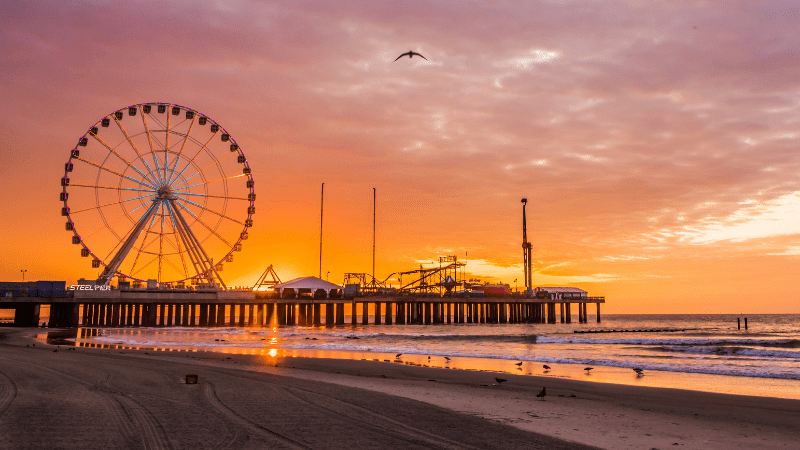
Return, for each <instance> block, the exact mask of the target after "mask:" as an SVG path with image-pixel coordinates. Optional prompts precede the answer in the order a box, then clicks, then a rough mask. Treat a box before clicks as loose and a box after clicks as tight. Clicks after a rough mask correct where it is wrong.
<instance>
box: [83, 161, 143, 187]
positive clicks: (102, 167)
mask: <svg viewBox="0 0 800 450" xmlns="http://www.w3.org/2000/svg"><path fill="white" fill-rule="evenodd" d="M73 158H74V159H77V160H78V161H83V162H85V163H86V164H89V165H91V166H95V167H97V168H98V169H100V170H105V171H106V172H109V173H113V174H114V175H116V176H118V177H122V178H127V179H129V180H131V181H133V182H134V183H136V184H139V185H143V186H150V187H151V188H153V189H156V187H155V186H152V185H150V184H149V183H145V182H143V181H142V180H137V179H135V178H131V177H129V176H127V175H125V174H121V173H119V172H117V171H115V170H111V169H109V168H108V167H105V166H103V165H100V164H97V163H96V162H92V161H89V160H88V159H85V158H81V157H80V156H73Z"/></svg>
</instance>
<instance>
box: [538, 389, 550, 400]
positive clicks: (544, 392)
mask: <svg viewBox="0 0 800 450" xmlns="http://www.w3.org/2000/svg"><path fill="white" fill-rule="evenodd" d="M545 395H547V388H542V392H539V393H538V394H536V396H537V397H539V398H540V399H542V401H544V396H545Z"/></svg>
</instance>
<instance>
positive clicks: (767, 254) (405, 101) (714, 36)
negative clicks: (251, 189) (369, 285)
mask: <svg viewBox="0 0 800 450" xmlns="http://www.w3.org/2000/svg"><path fill="white" fill-rule="evenodd" d="M64 3H65V2H57V1H53V2H47V1H41V2H25V3H20V4H16V3H12V4H7V5H5V6H3V14H2V15H0V61H1V62H2V64H0V74H1V75H2V77H1V79H2V85H1V86H2V87H0V89H1V91H0V92H2V99H3V100H2V102H0V124H1V125H2V129H3V132H2V133H0V152H2V157H3V164H0V202H1V203H0V204H2V211H3V213H4V214H3V216H4V217H3V220H2V222H0V223H2V224H1V225H0V227H2V237H1V238H0V253H1V254H2V255H3V262H2V263H1V264H0V279H3V280H19V279H20V278H21V273H20V270H22V269H25V270H27V273H26V279H34V280H36V279H65V280H67V281H68V283H72V282H74V280H76V279H77V278H80V277H87V278H88V277H93V276H96V272H97V270H96V269H92V268H91V266H90V261H89V260H88V259H87V258H81V257H80V254H79V247H76V246H73V245H72V244H71V243H70V238H71V235H70V234H69V233H68V232H66V231H64V219H63V218H62V217H61V215H60V207H61V204H60V203H59V202H58V201H57V195H58V192H60V190H61V187H60V185H59V179H60V178H61V177H62V176H63V167H64V163H65V162H66V161H67V160H68V157H69V151H70V149H72V148H73V147H74V146H75V144H76V142H77V140H78V139H79V138H80V137H81V136H83V135H84V134H85V133H86V132H87V130H88V129H89V128H90V127H91V126H93V125H94V124H95V123H96V122H97V121H99V120H100V119H102V118H103V117H105V116H107V115H108V114H110V113H112V112H113V111H115V110H117V109H120V108H123V107H125V106H127V105H131V104H136V103H142V102H168V103H174V104H179V105H185V106H187V107H190V108H193V109H194V110H197V111H199V112H202V113H203V114H206V115H208V116H209V117H210V118H212V119H213V120H215V121H217V122H218V123H220V124H221V125H222V126H223V127H224V128H225V129H226V130H227V131H229V132H230V134H231V135H232V136H233V137H234V138H235V140H236V142H237V143H238V144H239V145H240V146H241V148H242V151H243V153H244V154H245V155H247V160H248V163H249V165H250V167H252V169H253V178H254V179H255V181H256V187H255V192H256V193H257V195H258V197H257V202H256V206H257V212H256V214H255V216H254V221H255V223H254V228H253V229H252V230H251V233H250V239H248V240H247V241H246V242H245V245H244V249H243V251H242V252H241V253H237V254H236V259H235V261H234V262H232V263H230V264H227V265H226V266H225V270H224V272H223V273H222V275H223V277H224V278H225V280H226V282H227V283H228V284H229V285H237V284H243V285H244V284H252V283H253V282H254V281H255V279H256V277H257V276H258V275H259V274H260V273H261V271H262V270H263V268H264V267H265V266H266V265H268V264H274V265H275V267H276V269H277V271H278V274H279V275H280V276H281V278H283V279H284V280H286V279H290V278H293V277H295V276H303V275H316V274H317V271H318V251H319V241H318V239H319V234H318V233H319V196H320V184H321V183H323V182H324V183H325V232H324V249H323V277H324V276H325V275H326V273H327V271H330V280H331V281H336V282H341V278H342V274H343V273H344V272H370V271H371V265H372V260H371V255H372V188H373V187H375V188H377V192H378V202H377V214H378V225H377V228H378V231H377V242H378V244H377V275H378V277H379V278H383V277H385V276H388V275H389V274H390V273H392V272H396V271H399V270H410V269H413V268H415V267H418V264H419V263H420V262H422V261H430V260H434V259H436V258H438V256H441V255H447V254H456V255H458V256H459V258H464V257H466V255H467V254H468V259H469V261H470V263H469V265H468V272H470V273H471V274H472V276H477V277H481V278H483V279H485V280H500V281H503V282H506V283H510V284H511V285H512V286H513V284H514V279H519V280H522V277H523V276H522V262H521V259H522V254H521V253H522V252H521V245H520V244H521V204H520V199H521V198H522V197H527V198H528V200H529V203H528V224H529V230H528V233H529V238H530V239H531V240H532V242H533V254H534V270H535V273H534V284H535V285H573V286H579V287H582V288H584V289H587V290H588V291H589V292H590V294H591V295H605V296H606V297H607V300H608V304H607V306H606V307H605V311H606V312H608V313H629V312H630V313H704V312H707V313H748V312H749V313H782V312H791V313H798V312H800V306H798V305H800V302H798V288H800V282H799V281H798V277H797V276H796V273H797V270H798V267H800V264H798V263H800V226H799V225H798V222H800V219H799V217H800V214H798V213H800V181H799V180H798V174H800V151H799V150H800V149H798V142H800V121H798V112H799V111H800V84H798V83H800V81H798V80H800V57H799V56H798V53H797V49H798V48H800V35H798V33H797V29H800V9H798V7H797V6H796V3H795V2H792V1H775V2H768V3H763V4H755V2H748V1H718V2H714V1H710V2H707V1H706V2H701V1H696V2H691V1H675V2H639V1H629V2H622V1H620V2H606V1H603V2H599V1H598V2H575V3H572V2H533V1H522V2H452V3H448V2H402V3H397V2H372V1H366V2H348V6H342V5H341V4H340V3H339V2H327V3H311V2H310V3H307V2H292V3H291V4H289V5H287V4H274V5H273V4H270V3H268V2H261V1H259V2H246V1H242V2H199V1H198V2H185V3H178V2H175V3H166V4H165V3H163V2H149V1H141V2H81V3H79V4H78V5H77V6H76V5H65V4H64ZM409 49H413V50H415V51H419V52H420V53H422V54H423V55H425V56H426V57H427V58H428V61H425V60H421V59H419V58H416V57H415V58H414V59H407V58H405V59H401V60H399V61H396V62H393V60H394V58H396V57H397V55H399V54H400V53H403V52H406V51H408V50H409ZM240 215H241V217H242V220H243V218H244V217H245V216H246V214H244V211H242V212H241V214H240ZM75 222H76V227H78V229H81V230H83V229H85V228H81V227H82V226H85V225H91V224H85V225H84V224H82V223H79V221H78V219H77V218H76V219H75ZM237 233H238V232H237ZM87 242H88V239H87ZM492 277H494V278H492Z"/></svg>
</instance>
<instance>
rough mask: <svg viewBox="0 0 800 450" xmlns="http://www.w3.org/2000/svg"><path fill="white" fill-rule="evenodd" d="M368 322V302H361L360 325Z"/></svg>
mask: <svg viewBox="0 0 800 450" xmlns="http://www.w3.org/2000/svg"><path fill="white" fill-rule="evenodd" d="M368 324H369V303H367V302H361V325H368Z"/></svg>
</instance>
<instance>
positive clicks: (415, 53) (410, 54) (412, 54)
mask: <svg viewBox="0 0 800 450" xmlns="http://www.w3.org/2000/svg"><path fill="white" fill-rule="evenodd" d="M406 55H408V57H409V58H411V57H413V56H414V55H417V56H419V57H420V58H422V59H424V60H425V61H427V60H428V58H426V57H424V56H422V55H421V54H419V53H417V52H415V51H411V50H409V51H407V52H406V53H403V54H402V55H400V56H398V57H397V59H395V61H397V60H398V59H400V58H402V57H403V56H406ZM392 62H394V61H392Z"/></svg>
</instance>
